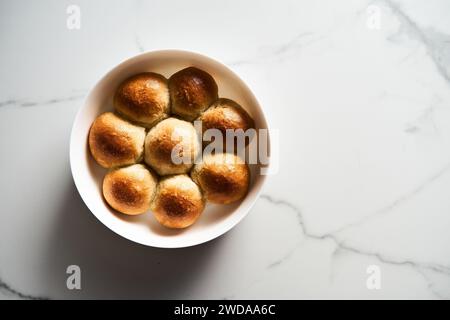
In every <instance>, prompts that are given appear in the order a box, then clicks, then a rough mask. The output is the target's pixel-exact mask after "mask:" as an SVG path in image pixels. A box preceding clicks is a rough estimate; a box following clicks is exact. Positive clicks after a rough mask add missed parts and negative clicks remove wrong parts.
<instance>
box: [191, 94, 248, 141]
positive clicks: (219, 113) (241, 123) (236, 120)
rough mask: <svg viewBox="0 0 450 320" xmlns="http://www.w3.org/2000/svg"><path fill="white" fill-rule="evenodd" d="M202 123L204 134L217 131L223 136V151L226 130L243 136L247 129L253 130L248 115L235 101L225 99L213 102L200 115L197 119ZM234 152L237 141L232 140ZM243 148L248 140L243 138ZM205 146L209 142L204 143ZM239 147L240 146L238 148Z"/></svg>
mask: <svg viewBox="0 0 450 320" xmlns="http://www.w3.org/2000/svg"><path fill="white" fill-rule="evenodd" d="M198 120H200V121H201V122H202V131H203V133H205V131H206V130H208V129H218V130H219V131H220V132H221V133H222V136H223V141H222V143H223V147H224V148H223V150H226V141H227V139H226V131H227V130H239V129H242V130H243V132H239V131H235V134H244V133H245V131H247V130H248V129H251V128H254V127H255V124H254V122H253V119H252V118H251V117H250V116H249V114H248V113H247V112H246V111H245V110H244V109H243V108H242V107H241V106H240V105H239V104H237V103H236V102H235V101H233V100H230V99H225V98H220V99H218V100H217V101H215V102H214V103H213V104H212V105H211V107H209V109H207V110H206V111H205V112H203V113H202V115H201V116H200V117H199V118H198ZM231 141H234V144H235V146H234V150H237V149H238V145H237V142H238V141H239V140H238V139H233V140H231ZM242 141H243V142H244V145H243V146H242V147H245V146H246V145H247V144H248V143H249V139H247V138H245V140H244V137H243V139H242ZM204 143H205V144H208V143H209V142H207V141H204ZM239 147H240V146H239Z"/></svg>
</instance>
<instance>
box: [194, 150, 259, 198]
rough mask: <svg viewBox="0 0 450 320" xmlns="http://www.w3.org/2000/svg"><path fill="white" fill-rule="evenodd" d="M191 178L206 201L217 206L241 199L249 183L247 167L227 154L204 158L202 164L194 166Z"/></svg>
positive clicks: (232, 155) (235, 157)
mask: <svg viewBox="0 0 450 320" xmlns="http://www.w3.org/2000/svg"><path fill="white" fill-rule="evenodd" d="M191 176H192V179H193V180H194V181H195V182H196V183H197V184H198V185H199V186H200V188H201V190H202V191H203V194H204V195H205V197H206V199H207V200H208V201H211V202H213V203H218V204H227V203H231V202H234V201H237V200H239V199H242V198H243V197H244V196H245V195H246V194H247V191H248V187H249V183H250V170H249V168H248V166H247V165H246V164H245V163H244V162H243V161H242V160H241V159H240V158H238V157H237V156H235V155H234V154H229V153H223V154H216V155H208V156H205V157H204V158H203V161H202V163H200V164H196V165H195V167H194V169H193V170H192V172H191Z"/></svg>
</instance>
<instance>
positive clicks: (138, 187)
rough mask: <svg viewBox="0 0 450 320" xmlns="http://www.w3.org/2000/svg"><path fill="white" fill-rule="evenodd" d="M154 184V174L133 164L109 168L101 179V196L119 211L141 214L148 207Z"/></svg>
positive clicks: (154, 187)
mask: <svg viewBox="0 0 450 320" xmlns="http://www.w3.org/2000/svg"><path fill="white" fill-rule="evenodd" d="M156 185H157V179H156V176H155V174H153V173H152V172H151V171H149V170H148V169H147V168H146V167H145V166H144V165H142V164H135V165H131V166H128V167H123V168H119V169H113V170H111V171H110V172H109V173H108V174H107V175H106V176H105V178H104V179H103V196H104V197H105V200H106V202H108V204H109V205H110V206H111V207H113V208H114V209H116V210H117V211H119V212H122V213H125V214H129V215H136V214H141V213H144V212H146V211H147V210H148V209H149V208H150V203H151V201H152V199H153V197H154V195H155V190H156Z"/></svg>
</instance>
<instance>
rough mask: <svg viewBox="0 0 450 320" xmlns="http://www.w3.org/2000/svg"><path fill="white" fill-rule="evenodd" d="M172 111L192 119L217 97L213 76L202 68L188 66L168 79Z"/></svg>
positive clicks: (189, 119)
mask: <svg viewBox="0 0 450 320" xmlns="http://www.w3.org/2000/svg"><path fill="white" fill-rule="evenodd" d="M169 89H170V99H171V102H172V113H174V114H176V115H178V116H180V117H181V118H183V119H185V120H188V121H193V120H194V119H196V118H197V117H198V116H199V115H200V113H201V112H202V111H204V110H206V108H208V107H209V106H210V104H211V103H212V102H214V101H215V100H216V99H217V98H218V88H217V84H216V82H215V81H214V79H213V77H212V76H211V75H210V74H208V73H206V72H205V71H203V70H200V69H197V68H195V67H189V68H186V69H183V70H181V71H178V72H177V73H175V74H173V75H172V76H171V77H170V79H169Z"/></svg>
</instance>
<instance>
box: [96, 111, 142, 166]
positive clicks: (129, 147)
mask: <svg viewBox="0 0 450 320" xmlns="http://www.w3.org/2000/svg"><path fill="white" fill-rule="evenodd" d="M144 140H145V129H144V128H142V127H138V126H135V125H133V124H131V123H129V122H128V121H125V120H123V119H121V118H119V117H118V116H116V115H115V114H114V113H112V112H106V113H103V114H101V115H100V116H99V117H97V119H95V121H94V123H93V124H92V126H91V129H90V131H89V149H90V150H91V154H92V156H93V157H94V159H95V160H96V161H97V162H98V164H100V165H101V166H102V167H104V168H112V167H116V166H124V165H128V164H133V163H136V162H137V161H138V160H139V159H140V158H141V157H142V153H143V151H144Z"/></svg>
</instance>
